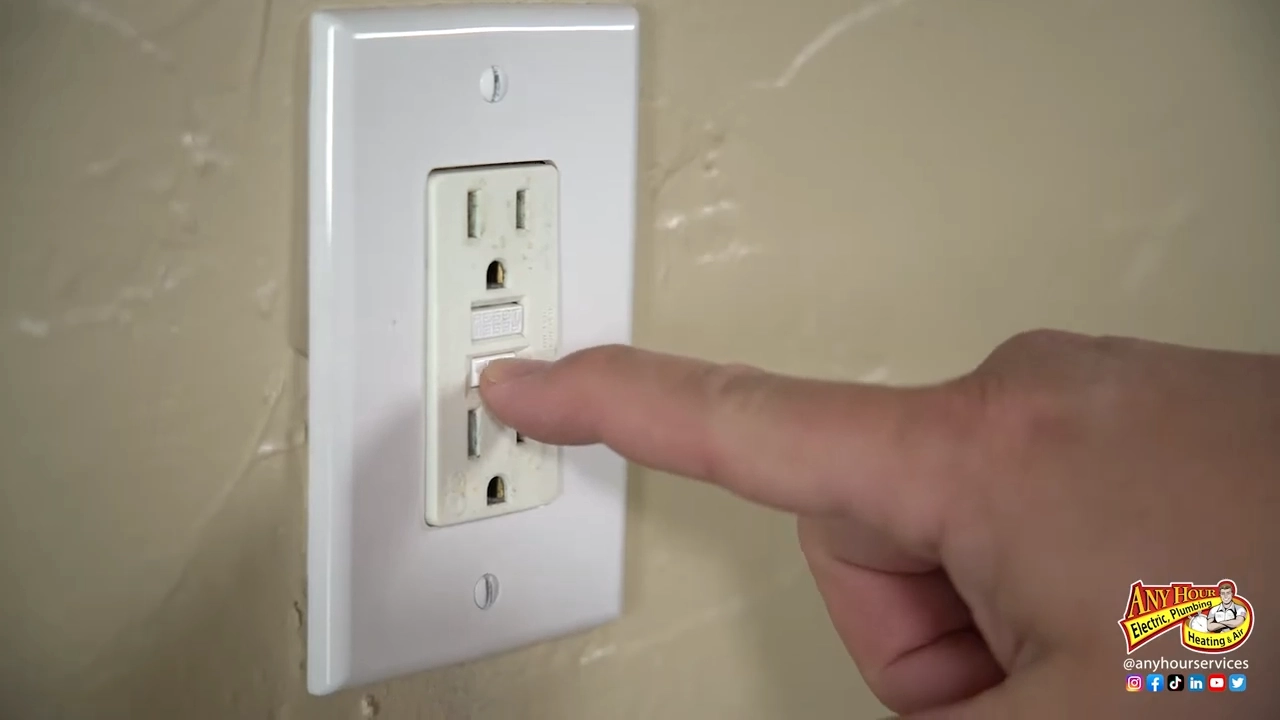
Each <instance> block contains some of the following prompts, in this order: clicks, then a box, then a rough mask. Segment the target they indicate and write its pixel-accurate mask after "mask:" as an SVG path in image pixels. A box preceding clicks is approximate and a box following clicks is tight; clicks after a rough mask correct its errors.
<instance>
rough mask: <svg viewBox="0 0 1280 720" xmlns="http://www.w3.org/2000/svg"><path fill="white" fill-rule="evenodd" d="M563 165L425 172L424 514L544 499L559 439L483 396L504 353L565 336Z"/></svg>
mask: <svg viewBox="0 0 1280 720" xmlns="http://www.w3.org/2000/svg"><path fill="white" fill-rule="evenodd" d="M559 186H560V183H559V176H558V173H557V172H556V168H555V166H554V165H551V164H546V163H525V164H520V165H505V166H503V165H500V166H490V167H480V168H461V169H451V170H441V171H436V172H433V173H432V174H431V176H430V178H428V180H427V237H426V244H427V278H426V284H427V287H426V291H427V292H426V307H427V342H426V346H427V347H426V361H427V362H426V390H427V395H426V397H427V400H426V410H427V418H426V420H427V438H428V441H427V447H426V451H427V457H426V518H427V522H428V523H429V524H431V525H438V526H444V525H453V524H456V523H461V522H467V521H470V520H477V519H480V518H488V517H493V516H495V515H505V514H507V513H513V512H516V511H519V510H528V509H530V508H534V507H538V506H540V505H545V504H547V503H549V502H551V501H552V500H554V499H555V498H556V496H558V495H559V494H560V487H561V481H560V451H559V448H556V447H553V446H550V445H543V444H542V443H538V442H534V441H532V440H530V439H528V438H524V437H519V436H517V435H516V432H515V431H514V430H512V429H511V428H508V427H506V426H504V425H502V424H500V423H499V422H498V421H497V420H495V419H494V417H493V416H492V415H491V414H490V413H489V412H488V411H486V410H485V408H484V405H483V404H482V403H481V402H480V392H479V388H478V387H477V385H478V381H479V370H480V369H481V366H483V365H484V364H485V363H487V362H488V361H489V360H490V359H492V358H496V357H527V358H536V359H540V360H550V359H553V358H555V356H556V351H557V349H558V347H559V337H560V331H559V322H560V321H559V307H558V306H559V302H560V284H559V277H560V243H559V235H560V222H559V216H558V212H559Z"/></svg>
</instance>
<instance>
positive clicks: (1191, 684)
mask: <svg viewBox="0 0 1280 720" xmlns="http://www.w3.org/2000/svg"><path fill="white" fill-rule="evenodd" d="M1187 692H1204V676H1203V675H1188V676H1187Z"/></svg>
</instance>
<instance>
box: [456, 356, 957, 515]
mask: <svg viewBox="0 0 1280 720" xmlns="http://www.w3.org/2000/svg"><path fill="white" fill-rule="evenodd" d="M480 390H481V395H482V397H483V399H484V401H485V404H486V405H487V406H488V408H489V410H490V412H492V413H493V414H494V415H495V416H496V417H497V418H498V419H499V420H501V421H502V422H504V423H506V424H507V425H509V426H511V427H513V428H515V429H516V430H518V431H520V432H521V433H522V434H524V435H526V436H528V437H530V438H532V439H534V440H538V441H540V442H546V443H552V444H558V445H584V444H592V443H604V444H605V445H608V446H609V447H611V448H613V449H614V450H615V451H616V452H618V453H619V454H621V455H622V456H624V457H625V458H627V459H628V460H631V461H633V462H636V463H639V464H641V465H645V466H648V467H651V468H655V469H658V470H662V471H666V472H670V473H675V474H679V475H685V476H688V477H693V478H698V479H702V480H708V481H710V482H712V483H715V484H717V485H720V486H723V487H725V488H727V489H729V490H731V491H733V492H735V493H737V494H739V495H742V496H743V497H745V498H747V499H749V500H753V501H756V502H760V503H763V504H766V505H771V506H773V507H777V508H780V509H783V510H787V511H791V512H796V513H800V514H806V515H832V514H844V515H847V516H852V517H856V518H858V519H861V520H863V521H865V522H869V523H871V524H873V525H876V526H880V527H882V528H884V529H886V530H888V531H890V532H891V533H893V534H895V535H899V536H900V534H901V533H902V532H903V531H907V532H908V533H909V534H912V535H914V534H918V533H921V532H924V533H927V534H930V535H932V534H934V533H936V531H937V529H938V527H939V525H940V522H939V520H940V512H941V510H942V508H943V507H944V506H945V498H946V496H947V495H948V493H947V492H944V490H945V488H946V487H947V485H948V484H949V483H948V481H947V478H946V476H947V474H948V473H949V472H951V471H952V470H953V469H954V467H955V465H956V463H955V459H956V456H957V454H958V453H959V452H961V450H962V446H963V445H964V443H963V442H962V440H961V439H960V437H959V434H960V433H961V432H963V429H964V428H965V427H967V423H966V422H965V418H964V417H963V414H964V407H963V405H964V403H962V402H958V399H957V397H956V395H957V393H954V392H949V391H948V390H947V389H946V388H945V387H933V388H910V389H901V388H887V387H879V386H866V385H856V384H849V383H837V382H825V381H817V380H806V379H799V378H792V377H786V376H782V375H775V374H772V373H767V372H764V371H761V370H757V369H754V368H748V367H744V366H736V365H717V364H713V363H708V362H704V361H701V360H693V359H689V358H682V357H675V356H671V355H664V354H660V353H654V352H649V351H645V350H639V349H636V348H631V347H626V346H606V347H599V348H592V349H589V350H584V351H581V352H578V353H574V354H572V355H569V356H567V357H565V358H563V359H562V360H559V361H557V362H554V363H538V362H535V361H521V360H514V361H497V362H494V363H493V364H491V365H490V366H489V368H488V369H487V370H486V371H485V373H484V375H483V376H482V380H481V384H480ZM921 539H924V538H921Z"/></svg>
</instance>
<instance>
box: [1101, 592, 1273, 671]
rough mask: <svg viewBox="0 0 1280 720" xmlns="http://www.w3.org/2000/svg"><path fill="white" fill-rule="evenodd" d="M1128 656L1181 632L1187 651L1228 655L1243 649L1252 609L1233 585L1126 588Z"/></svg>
mask: <svg viewBox="0 0 1280 720" xmlns="http://www.w3.org/2000/svg"><path fill="white" fill-rule="evenodd" d="M1120 628H1121V630H1123V631H1124V636H1125V648H1126V651H1127V652H1128V653H1129V654H1133V651H1134V650H1137V649H1138V648H1140V647H1142V646H1143V645H1146V644H1147V643H1148V642H1151V641H1152V640H1154V639H1156V638H1157V637H1159V636H1161V635H1163V634H1165V633H1166V632H1169V631H1170V630H1175V629H1179V630H1180V632H1179V633H1178V637H1179V639H1180V640H1181V642H1182V646H1183V647H1185V648H1187V649H1188V650H1194V651H1196V652H1198V653H1206V654H1210V655H1219V654H1222V653H1229V652H1231V651H1233V650H1235V649H1236V648H1239V647H1240V646H1241V645H1243V644H1244V642H1245V640H1248V639H1249V633H1250V632H1252V630H1253V606H1252V605H1250V604H1249V601H1248V600H1245V599H1244V598H1243V597H1240V596H1239V595H1237V594H1236V584H1235V582H1233V581H1231V580H1222V581H1221V582H1219V583H1218V584H1217V585H1194V584H1192V583H1170V584H1168V585H1144V584H1143V583H1142V581H1141V580H1139V581H1138V582H1135V583H1133V584H1132V585H1130V586H1129V601H1128V603H1127V605H1126V606H1125V614H1124V617H1122V618H1120Z"/></svg>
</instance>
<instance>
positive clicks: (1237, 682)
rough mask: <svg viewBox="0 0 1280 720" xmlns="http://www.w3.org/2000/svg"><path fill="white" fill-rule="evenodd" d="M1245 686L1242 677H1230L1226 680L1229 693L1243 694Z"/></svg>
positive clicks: (1245, 683)
mask: <svg viewBox="0 0 1280 720" xmlns="http://www.w3.org/2000/svg"><path fill="white" fill-rule="evenodd" d="M1246 685H1248V683H1247V682H1245V679H1244V675H1232V676H1231V677H1229V678H1227V689H1228V690H1230V691H1231V692H1244V689H1245V686H1246Z"/></svg>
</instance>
